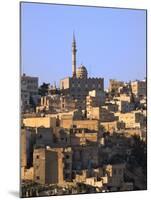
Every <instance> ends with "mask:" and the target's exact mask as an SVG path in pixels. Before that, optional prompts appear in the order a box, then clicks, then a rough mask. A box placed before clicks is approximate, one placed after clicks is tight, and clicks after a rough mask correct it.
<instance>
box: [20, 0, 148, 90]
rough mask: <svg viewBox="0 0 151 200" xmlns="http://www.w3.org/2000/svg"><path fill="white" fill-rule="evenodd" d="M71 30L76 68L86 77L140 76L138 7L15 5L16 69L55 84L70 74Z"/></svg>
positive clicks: (142, 20)
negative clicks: (18, 34) (18, 50)
mask: <svg viewBox="0 0 151 200" xmlns="http://www.w3.org/2000/svg"><path fill="white" fill-rule="evenodd" d="M73 32H74V33H75V37H76V44H77V67H78V66H80V64H83V65H84V66H85V67H86V68H87V70H88V76H90V77H103V78H104V82H105V88H107V87H108V83H109V79H117V80H122V81H130V80H136V79H140V80H142V79H144V77H146V12H145V11H144V10H132V9H117V8H114V9H113V8H101V7H85V6H81V7H80V6H68V5H54V4H40V3H22V4H21V71H22V73H26V75H29V76H38V77H39V84H42V83H43V82H46V83H50V84H54V82H56V84H57V85H59V80H60V79H62V78H65V77H67V76H71V75H72V60H71V55H72V52H71V45H72V37H73Z"/></svg>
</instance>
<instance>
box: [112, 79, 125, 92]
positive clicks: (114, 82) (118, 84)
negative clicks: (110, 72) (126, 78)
mask: <svg viewBox="0 0 151 200" xmlns="http://www.w3.org/2000/svg"><path fill="white" fill-rule="evenodd" d="M123 86H124V82H123V81H118V80H115V79H110V81H109V91H110V92H118V90H119V88H120V87H123Z"/></svg>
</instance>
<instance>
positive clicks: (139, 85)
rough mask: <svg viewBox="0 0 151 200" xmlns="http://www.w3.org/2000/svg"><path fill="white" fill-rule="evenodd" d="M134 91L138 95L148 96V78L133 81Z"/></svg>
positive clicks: (140, 96) (132, 87)
mask: <svg viewBox="0 0 151 200" xmlns="http://www.w3.org/2000/svg"><path fill="white" fill-rule="evenodd" d="M131 89H132V93H133V94H135V96H136V97H139V98H142V97H146V96H147V88H146V80H143V81H139V80H136V81H132V82H131Z"/></svg>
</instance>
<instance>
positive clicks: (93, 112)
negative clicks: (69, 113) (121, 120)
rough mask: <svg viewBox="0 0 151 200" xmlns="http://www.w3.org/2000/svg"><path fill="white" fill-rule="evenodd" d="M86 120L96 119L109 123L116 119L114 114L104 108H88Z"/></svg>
mask: <svg viewBox="0 0 151 200" xmlns="http://www.w3.org/2000/svg"><path fill="white" fill-rule="evenodd" d="M87 118H88V119H98V120H100V122H111V121H114V120H115V119H116V118H115V116H114V113H113V112H111V111H109V110H107V109H106V108H105V107H104V106H101V107H90V108H88V109H87Z"/></svg>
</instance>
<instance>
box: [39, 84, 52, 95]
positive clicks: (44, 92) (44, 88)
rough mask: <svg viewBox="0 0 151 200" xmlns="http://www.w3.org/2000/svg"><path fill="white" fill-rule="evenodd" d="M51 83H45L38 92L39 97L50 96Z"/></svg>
mask: <svg viewBox="0 0 151 200" xmlns="http://www.w3.org/2000/svg"><path fill="white" fill-rule="evenodd" d="M49 85H50V84H49V83H43V84H42V85H41V86H40V87H39V90H38V93H39V95H41V96H46V95H47V94H48V91H49Z"/></svg>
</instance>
